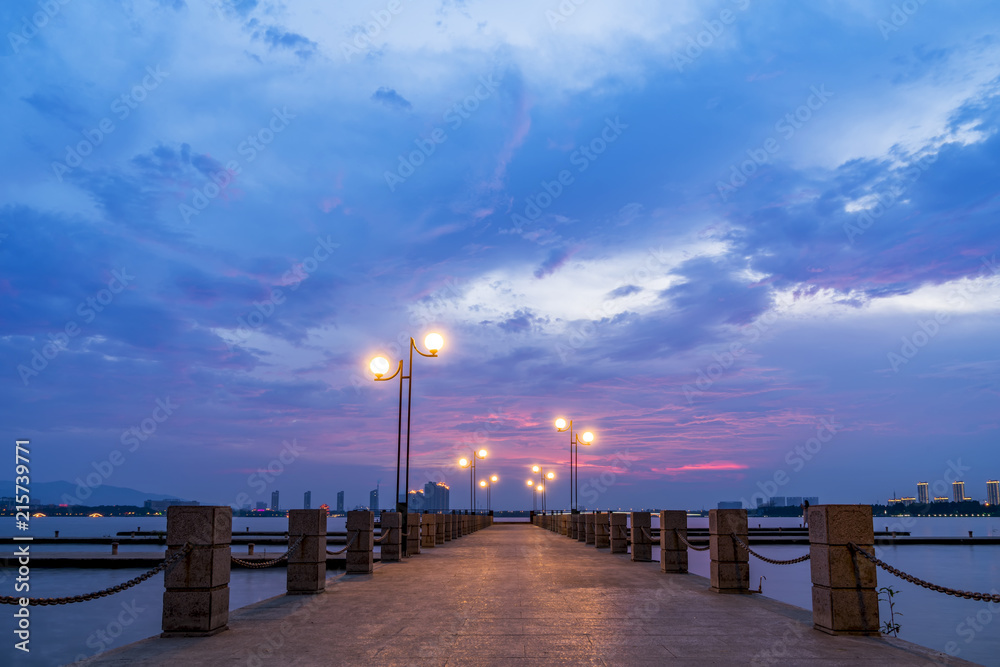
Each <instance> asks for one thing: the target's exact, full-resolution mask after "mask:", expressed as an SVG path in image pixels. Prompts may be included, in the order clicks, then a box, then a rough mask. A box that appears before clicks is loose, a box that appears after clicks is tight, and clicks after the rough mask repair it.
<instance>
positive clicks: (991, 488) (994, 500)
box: [986, 479, 1000, 507]
mask: <svg viewBox="0 0 1000 667" xmlns="http://www.w3.org/2000/svg"><path fill="white" fill-rule="evenodd" d="M986 502H987V503H989V504H990V507H996V506H997V505H1000V481H997V480H995V479H991V480H990V481H988V482H986Z"/></svg>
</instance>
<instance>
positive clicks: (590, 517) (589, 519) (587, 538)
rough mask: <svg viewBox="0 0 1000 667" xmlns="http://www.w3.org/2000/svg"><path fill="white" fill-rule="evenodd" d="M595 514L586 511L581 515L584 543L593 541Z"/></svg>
mask: <svg viewBox="0 0 1000 667" xmlns="http://www.w3.org/2000/svg"><path fill="white" fill-rule="evenodd" d="M596 516H597V515H596V514H594V513H593V512H587V513H586V514H584V515H583V535H584V537H583V542H584V544H593V543H594V517H596Z"/></svg>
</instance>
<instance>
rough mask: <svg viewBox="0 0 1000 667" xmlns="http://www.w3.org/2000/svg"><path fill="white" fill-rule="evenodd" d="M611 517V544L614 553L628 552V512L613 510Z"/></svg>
mask: <svg viewBox="0 0 1000 667" xmlns="http://www.w3.org/2000/svg"><path fill="white" fill-rule="evenodd" d="M608 518H609V519H610V522H609V523H610V525H609V528H610V531H611V534H610V535H609V537H610V546H611V553H613V554H627V553H628V514H626V513H625V512H611V514H610V515H609V517H608Z"/></svg>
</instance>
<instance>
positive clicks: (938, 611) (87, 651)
mask: <svg viewBox="0 0 1000 667" xmlns="http://www.w3.org/2000/svg"><path fill="white" fill-rule="evenodd" d="M800 522H801V520H800V519H778V518H774V519H751V522H750V525H751V526H755V525H757V524H760V525H762V526H764V527H777V526H782V527H785V526H789V527H790V526H798V525H800ZM903 523H905V524H908V525H901V524H903ZM654 525H655V521H654ZM689 525H690V526H692V527H699V528H701V527H704V528H707V527H708V519H707V518H706V519H699V518H691V519H689ZM247 527H250V528H251V530H263V531H283V530H285V528H286V527H287V520H286V519H283V518H277V517H276V518H270V517H260V518H242V519H241V518H239V517H237V518H234V519H233V528H234V532H244V531H245V530H246V528H247ZM139 528H141V529H142V530H146V531H149V530H165V529H166V519H164V518H148V517H142V518H139V519H136V518H131V517H107V518H101V519H90V518H82V517H69V518H62V517H51V518H50V517H46V518H38V519H33V520H32V526H31V531H30V534H32V535H36V536H51V535H53V532H54V531H56V530H58V531H60V535H61V536H64V537H65V536H80V537H100V536H105V535H107V536H113V535H114V534H115V533H117V532H118V531H131V530H137V529H139ZM875 528H876V530H885V529H886V528H888V529H889V530H909V531H910V532H911V533H912V534H913V535H927V536H931V535H933V536H956V537H958V536H965V535H968V531H970V530H971V531H973V534H974V535H990V534H994V535H1000V519H995V518H979V517H954V518H951V517H949V518H943V517H941V518H939V517H929V518H920V519H913V520H912V521H910V520H905V519H893V520H891V521H890V520H887V519H876V520H875ZM328 529H329V530H330V531H342V530H344V519H342V518H331V519H330V520H329V524H328ZM12 534H14V525H13V520H12V519H11V518H10V517H2V518H0V535H7V536H9V535H12ZM8 548H9V547H8ZM57 549H61V550H67V549H69V550H74V551H87V550H92V551H103V550H105V549H106V547H103V546H97V545H75V546H65V545H53V546H51V547H49V546H45V547H43V545H37V546H35V547H33V551H43V550H44V551H50V550H57ZM125 549H126V547H124V546H123V547H121V550H122V551H124V550H125ZM237 549H241V547H237ZM260 549H261V547H258V552H259V551H260ZM267 549H268V550H269V551H274V552H275V553H276V554H278V553H281V552H283V551H284V549H283V548H281V547H279V546H278V545H271V546H269V547H267ZM807 549H808V547H806V546H805V545H798V546H787V547H784V546H761V547H755V550H757V551H759V552H760V553H762V554H764V555H767V556H771V557H773V558H780V559H788V558H793V557H796V556H799V555H801V554H803V553H805V552H806V550H807ZM134 550H138V551H153V550H156V549H155V547H153V546H152V545H150V546H146V547H137V548H135V549H134ZM10 551H13V549H10ZM655 551H656V550H654V558H658V557H659V554H658V553H655ZM238 553H239V551H237V554H238ZM880 556H881V557H882V559H883V560H885V561H887V562H889V563H892V564H893V565H896V566H897V567H899V568H900V569H902V570H904V571H906V572H909V573H911V574H914V575H916V576H918V577H921V578H924V579H927V580H930V581H932V582H934V583H940V584H942V585H946V586H951V587H953V588H961V589H965V590H975V591H982V592H990V591H998V590H1000V546H977V547H964V546H935V545H928V546H923V545H919V546H903V547H887V548H884V549H883V550H882V551H881V553H880ZM689 559H690V570H691V572H692V573H694V574H698V575H701V576H705V577H707V576H708V569H709V566H708V563H709V559H708V553H707V552H695V551H691V552H690V554H689ZM142 571H143V570H89V569H88V570H71V569H38V570H34V571H33V572H32V575H31V577H32V578H31V586H32V588H31V595H32V596H39V597H62V596H66V595H74V594H77V593H85V592H90V591H95V590H98V589H101V588H106V587H108V586H113V585H115V584H118V583H121V582H123V581H126V580H128V579H131V578H132V577H134V576H136V575H138V574H140V573H141V572H142ZM16 576H17V575H16V572H14V571H13V570H6V571H2V570H0V591H3V592H2V593H0V594H2V595H13V594H14V583H15V582H14V579H15V577H16ZM761 577H765V579H764V580H763V581H762V580H761ZM750 578H751V587H753V588H756V587H757V586H758V584H759V583H760V584H761V585H762V588H763V592H764V595H766V596H768V597H772V598H774V599H777V600H781V601H783V602H787V603H789V604H793V605H796V606H799V607H803V608H806V609H809V608H810V607H811V598H810V595H811V594H810V588H809V586H810V582H809V563H808V562H805V563H801V564H798V565H789V566H777V565H768V564H766V563H763V562H762V561H759V560H757V559H755V558H751V561H750ZM879 586H892V587H893V588H894V589H896V590H897V591H899V594H898V595H897V596H896V598H895V600H896V611H897V612H902V613H903V616H902V618H901V619H899V623H900V625H901V626H902V631H901V633H900V637H901V638H903V639H906V640H908V641H912V642H915V643H918V644H922V645H924V646H928V647H930V648H934V649H936V650H940V651H945V650H947V649H948V648H949V644H950V643H953V645H952V646H951V647H950V648H951V649H952V650H951V652H952V653H954V652H955V650H957V651H958V656H959V657H962V658H965V659H967V660H971V661H973V662H978V663H980V664H984V665H1000V658H998V656H1000V605H991V604H988V603H984V602H974V601H972V600H964V599H958V598H953V597H950V596H946V595H941V594H939V593H933V592H931V591H927V590H924V589H922V588H918V587H916V586H914V585H912V584H909V583H907V582H904V581H900V580H897V579H896V578H895V577H892V576H891V575H889V574H887V573H885V572H883V571H881V570H880V571H879ZM230 590H231V593H230V595H231V603H230V604H231V608H232V609H237V608H239V607H242V606H246V605H248V604H253V603H254V602H258V601H260V600H265V599H267V598H270V597H273V596H275V595H280V594H282V593H283V592H284V590H285V570H284V568H274V569H264V570H242V569H240V570H233V573H232V581H231V584H230ZM162 596H163V575H162V574H160V575H157V576H155V577H153V578H151V579H149V580H147V581H145V582H143V583H142V584H140V585H139V586H137V587H134V588H131V589H129V590H128V591H125V592H123V593H119V594H117V595H114V596H111V597H107V598H102V599H100V600H93V601H90V602H83V603H79V604H73V605H64V606H59V607H32V608H31V622H32V641H31V648H32V651H31V654H30V655H27V656H26V655H25V654H24V653H22V652H20V651H17V650H16V649H14V648H13V640H12V635H11V634H10V633H9V630H10V629H13V625H12V619H11V620H8V621H6V623H9V624H11V625H7V626H5V628H4V629H3V636H4V637H5V640H4V643H3V645H2V646H0V664H3V665H45V666H48V665H58V664H65V663H71V662H73V661H74V660H77V659H80V658H84V657H90V656H92V655H95V654H96V653H98V652H100V651H101V650H102V649H103V650H107V649H109V648H116V647H119V646H122V645H124V644H128V643H130V642H134V641H138V640H139V639H143V638H145V637H151V636H154V635H156V634H158V633H159V631H160V610H161V600H162ZM8 609H9V610H10V611H11V612H12V611H13V607H9V608H8ZM882 616H883V618H888V608H887V607H886V606H885V605H884V604H883V605H882ZM977 616H978V618H977ZM119 619H121V620H124V621H127V625H124V626H123V625H121V623H120V620H119ZM969 619H971V622H970V620H969ZM975 628H979V629H978V630H977V629H975ZM102 634H103V636H104V639H102Z"/></svg>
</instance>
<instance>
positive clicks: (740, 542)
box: [729, 533, 810, 565]
mask: <svg viewBox="0 0 1000 667" xmlns="http://www.w3.org/2000/svg"><path fill="white" fill-rule="evenodd" d="M729 535H730V536H731V537H732V538H733V540H734V541H735V542H736V543H737V544H738V545H740V546H741V547H743V550H744V551H746V552H747V553H749V554H750V555H751V556H755V557H756V558H759V559H761V560H762V561H764V562H765V563H770V564H771V565H795V564H796V563H802V562H805V561H807V560H809V556H810V554H806V555H805V556H799V557H798V558H792V559H790V560H778V559H776V558H768V557H767V556H761V555H760V554H759V553H757V552H756V551H754V550H753V549H751V548H750V545H749V544H747V543H746V542H744V541H743V540H741V539H740V537H739V535H737V534H736V533H730V534H729Z"/></svg>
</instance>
